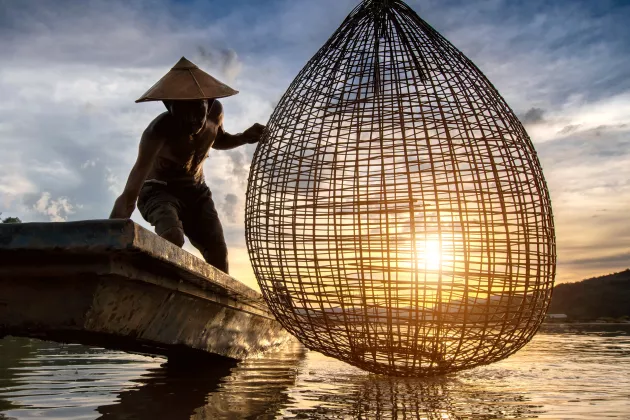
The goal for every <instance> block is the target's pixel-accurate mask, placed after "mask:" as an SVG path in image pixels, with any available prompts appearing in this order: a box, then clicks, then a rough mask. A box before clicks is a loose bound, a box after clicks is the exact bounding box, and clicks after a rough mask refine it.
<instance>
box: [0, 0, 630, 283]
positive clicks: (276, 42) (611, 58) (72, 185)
mask: <svg viewBox="0 0 630 420" xmlns="http://www.w3.org/2000/svg"><path fill="white" fill-rule="evenodd" d="M408 3H409V4H410V6H412V7H413V8H414V9H415V10H417V11H419V13H420V16H421V17H422V18H424V19H425V20H426V21H427V22H428V23H430V24H431V25H432V26H433V27H435V28H436V29H437V30H438V31H440V32H441V33H442V34H443V35H445V37H446V38H447V39H449V40H450V41H451V42H452V43H453V44H454V45H455V46H456V47H457V48H459V49H460V50H461V51H463V52H464V54H466V55H467V56H468V57H469V58H470V59H471V60H472V61H473V62H474V63H475V64H476V65H478V66H479V67H480V68H481V69H482V70H483V71H484V72H485V74H486V75H487V76H488V78H489V79H490V80H491V82H492V83H493V84H494V85H495V86H496V87H497V88H498V90H499V92H501V94H502V95H503V96H504V98H505V99H506V100H507V102H508V103H509V104H510V106H511V107H512V108H513V109H515V110H517V111H518V112H517V114H518V115H521V116H522V120H523V122H524V123H525V124H526V125H527V130H528V132H529V134H530V136H531V138H532V140H533V141H534V143H535V145H536V148H537V151H538V155H539V157H540V159H541V162H542V164H543V167H544V170H545V176H546V178H547V181H548V184H549V187H550V190H551V196H552V202H553V206H554V212H555V215H556V226H557V229H558V255H559V261H561V264H560V265H559V271H558V273H559V278H560V279H562V281H566V280H578V279H579V278H583V274H584V273H587V272H588V273H589V274H590V271H589V270H591V269H594V268H592V267H594V264H593V263H587V262H586V261H585V259H588V258H590V257H589V253H591V254H592V253H593V252H597V253H598V254H597V255H595V256H592V258H596V259H597V258H600V257H601V258H606V257H607V256H611V255H623V253H624V252H625V250H626V249H627V247H626V248H624V244H623V241H624V240H628V236H627V235H628V234H629V233H628V232H627V230H626V229H625V228H624V226H627V225H628V223H627V214H628V206H629V204H628V197H630V195H629V194H630V193H629V190H628V188H629V186H628V183H627V180H628V179H630V173H629V172H628V171H629V169H627V168H628V167H630V160H629V159H628V152H627V150H629V145H628V139H629V138H630V133H629V132H630V130H629V128H628V127H629V125H628V124H630V117H629V116H630V54H629V53H628V52H629V50H630V48H629V47H628V45H629V42H628V39H630V36H629V35H630V34H629V31H630V30H629V29H628V25H627V24H626V22H627V20H628V18H629V17H630V16H629V12H628V10H627V9H623V8H617V9H615V10H606V9H603V7H604V6H603V4H604V3H605V2H588V1H577V2H569V1H558V2H545V1H543V0H533V1H530V2H520V3H519V2H511V1H508V0H478V1H475V2H462V1H449V2H443V1H437V0H409V1H408ZM194 4H195V7H191V6H190V4H181V3H178V2H170V1H167V0H139V1H136V2H125V1H122V0H111V1H107V2H105V1H92V2H76V1H66V0H59V1H56V2H54V4H53V3H52V2H41V1H32V0H23V1H20V2H9V3H7V4H6V7H4V9H3V14H1V15H0V54H1V55H2V57H3V61H2V63H1V64H0V91H2V93H3V98H4V100H3V101H1V102H0V148H1V150H2V153H0V206H1V207H0V211H5V212H7V213H8V212H10V213H11V214H15V215H17V216H19V217H21V218H22V219H23V220H27V221H35V220H51V219H53V218H55V219H57V218H58V219H66V220H77V219H89V218H101V217H107V215H108V214H109V211H110V210H111V206H112V205H113V201H114V199H115V198H116V196H117V195H118V194H120V192H122V189H123V188H124V183H125V181H126V179H127V176H128V173H129V170H130V169H131V167H132V166H133V163H134V161H135V159H136V155H137V150H138V142H139V138H140V136H141V134H142V131H143V130H144V129H145V127H146V126H147V125H148V124H149V123H150V122H151V120H152V119H153V118H154V117H155V116H156V115H158V114H159V113H161V112H163V107H162V106H161V104H159V103H147V104H141V105H137V104H134V103H133V101H134V100H135V99H136V98H137V97H139V96H140V95H141V94H142V93H143V92H144V91H146V90H147V89H148V88H149V87H150V86H151V85H152V84H153V83H154V82H155V81H157V80H158V79H159V78H160V77H161V76H162V75H163V74H164V73H165V72H166V71H168V69H169V68H170V67H171V66H172V65H173V64H175V62H176V61H177V60H178V59H179V58H180V57H181V56H182V55H184V56H187V57H188V58H190V59H192V61H193V62H196V63H197V64H198V65H200V66H201V67H202V68H204V69H206V70H208V71H210V72H211V73H213V74H214V73H215V72H216V75H217V77H218V78H219V79H221V80H223V81H225V82H226V83H229V84H230V85H232V83H233V84H234V85H233V86H232V87H234V88H235V89H237V90H239V91H240V92H241V93H240V94H239V95H236V96H234V97H230V98H226V99H225V100H223V104H224V108H225V122H224V125H225V128H226V130H227V131H228V132H230V133H238V132H242V131H243V130H245V129H246V128H247V127H249V126H250V125H251V124H252V123H254V122H261V123H265V122H266V121H267V119H268V118H269V116H270V115H271V113H272V111H273V108H274V106H275V104H276V103H277V101H278V100H279V98H280V96H281V95H282V94H283V92H284V91H285V89H286V88H287V87H288V86H289V84H290V83H291V80H292V79H293V77H295V75H296V74H297V73H298V72H299V70H300V69H301V68H302V67H303V66H304V65H305V64H306V62H307V60H308V59H309V58H310V57H311V56H312V55H313V54H314V53H315V52H316V51H317V49H318V48H319V47H320V46H321V45H323V43H324V42H325V41H326V40H327V39H328V37H329V36H330V35H331V34H332V33H333V31H334V30H335V29H336V28H337V27H338V26H339V24H340V23H341V22H342V21H343V19H344V18H345V16H346V15H347V13H348V12H350V10H352V8H353V7H354V6H355V5H356V4H357V0H320V1H317V2H313V1H311V0H279V1H274V2H218V3H217V2H214V3H212V4H210V3H207V2H195V3H194ZM609 7H612V6H610V5H609ZM195 60H197V61H195ZM255 147H256V146H255V145H249V146H245V147H242V148H238V149H234V150H230V151H214V150H213V151H211V152H210V157H209V159H207V161H206V164H205V165H204V171H205V173H206V179H207V182H208V185H209V186H210V187H211V189H212V191H213V196H214V197H218V198H219V200H218V202H217V207H218V210H219V211H220V213H221V217H222V219H223V221H224V225H225V234H226V240H227V242H228V246H229V247H230V259H231V262H234V263H233V264H232V266H233V267H239V268H238V269H237V271H236V272H235V274H236V275H237V277H241V278H242V279H243V280H246V281H247V280H249V281H251V278H252V274H251V267H250V265H249V264H248V261H247V254H246V250H245V240H244V206H243V204H244V197H245V190H246V180H247V177H248V171H249V164H250V161H251V158H252V155H253V151H254V150H255ZM228 197H230V198H229V199H228ZM234 197H236V199H234ZM79 203H80V204H81V205H79ZM601 208H606V209H607V211H606V212H599V209H601ZM594 215H597V216H598V217H597V218H593V216H594ZM133 217H134V220H136V221H137V222H139V223H141V224H142V225H143V226H145V227H149V228H150V226H148V224H147V223H146V222H144V221H143V220H142V219H141V217H139V215H138V213H137V212H136V213H134V216H133ZM624 217H626V219H624ZM592 220H596V221H597V224H594V223H593V222H592ZM626 243H627V242H626ZM600 253H601V255H600ZM565 261H567V262H568V261H572V263H571V264H569V263H567V264H565V263H564V262H565ZM603 261H605V260H603ZM580 267H581V268H580ZM580 270H582V271H580ZM593 274H599V273H593ZM252 284H253V283H252Z"/></svg>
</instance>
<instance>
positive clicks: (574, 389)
mask: <svg viewBox="0 0 630 420" xmlns="http://www.w3.org/2000/svg"><path fill="white" fill-rule="evenodd" d="M628 333H630V326H565V327H560V326H551V327H546V328H544V329H543V330H542V332H541V333H540V334H538V335H537V336H536V337H535V339H534V340H533V342H532V343H531V344H530V345H528V346H527V347H525V348H524V349H523V350H522V351H520V352H518V353H517V354H516V355H514V356H512V357H510V358H509V359H507V360H504V361H501V362H499V363H495V364H492V365H489V366H484V367H479V368H476V369H472V370H468V371H464V372H459V373H457V374H452V375H448V376H442V377H438V378H433V379H411V378H388V377H383V376H377V375H370V374H367V373H365V372H363V371H361V370H359V369H357V368H354V367H352V366H349V365H347V364H344V363H341V362H339V361H337V360H334V359H330V358H327V357H325V356H323V355H321V354H319V353H315V352H305V350H304V349H303V348H302V347H300V346H294V347H292V348H288V349H286V350H284V351H282V352H278V353H275V354H267V355H265V356H264V357H261V358H259V359H254V360H248V361H245V362H242V363H239V364H225V362H221V363H210V364H196V365H194V368H193V369H190V368H188V369H186V368H184V367H182V366H174V365H172V364H169V363H165V360H164V359H159V358H157V359H153V358H148V357H144V356H135V355H129V354H125V353H119V352H112V351H107V350H103V349H97V348H88V347H83V346H76V345H59V344H54V343H45V342H39V341H35V340H24V339H13V338H9V339H4V340H0V419H3V415H4V416H5V417H6V418H17V419H27V418H35V417H38V418H42V417H43V418H47V419H51V418H52V419H54V418H58V419H95V418H101V419H140V420H142V419H159V418H164V419H193V420H201V419H223V418H226V419H274V418H287V419H304V418H307V419H330V418H348V419H355V418H356V419H408V418H413V419H415V418H421V419H441V420H445V419H469V418H473V419H496V418H533V417H537V418H584V419H588V418H595V417H598V416H603V415H605V416H606V417H609V418H627V414H628V413H630V358H628V357H627V356H628V355H630V335H629V334H628Z"/></svg>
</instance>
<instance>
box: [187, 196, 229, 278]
mask: <svg viewBox="0 0 630 420" xmlns="http://www.w3.org/2000/svg"><path fill="white" fill-rule="evenodd" d="M186 209H187V210H186V212H185V213H184V217H183V220H182V221H183V226H184V232H185V233H186V236H188V239H190V243H191V244H193V246H194V247H195V248H197V249H198V250H199V252H201V255H203V258H204V259H205V260H206V262H207V263H208V264H210V265H213V266H214V267H216V268H218V269H219V270H221V271H223V272H224V273H228V258H227V254H228V252H227V245H226V244H225V238H224V237H223V227H222V226H221V221H220V220H219V215H218V214H217V211H216V209H215V207H214V202H213V201H212V195H211V194H210V190H209V189H208V188H207V187H205V189H204V190H202V191H201V192H200V195H199V196H198V197H196V200H195V201H194V202H191V203H187V206H186Z"/></svg>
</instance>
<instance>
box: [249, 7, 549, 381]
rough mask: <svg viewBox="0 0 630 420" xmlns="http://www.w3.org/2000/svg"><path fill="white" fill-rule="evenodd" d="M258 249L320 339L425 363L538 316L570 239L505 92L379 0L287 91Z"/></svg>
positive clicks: (496, 347)
mask: <svg viewBox="0 0 630 420" xmlns="http://www.w3.org/2000/svg"><path fill="white" fill-rule="evenodd" d="M246 237H247V245H248V250H249V254H250V257H251V260H252V264H253V267H254V271H255V274H256V277H257V279H258V282H259V284H260V287H261V289H262V292H263V295H264V297H265V299H266V301H267V302H268V304H269V306H270V308H271V310H272V311H273V312H274V313H275V315H276V317H277V318H278V320H279V321H280V322H281V323H282V324H283V325H284V326H285V327H286V328H287V329H288V330H289V331H290V332H291V333H293V334H294V335H295V336H297V337H298V338H299V339H300V340H301V342H302V343H304V344H305V345H306V346H307V347H308V348H310V349H314V350H317V351H320V352H322V353H324V354H326V355H329V356H332V357H336V358H338V359H341V360H343V361H346V362H348V363H350V364H352V365H355V366H358V367H360V368H363V369H365V370H368V371H371V372H376V373H385V374H391V375H399V376H423V375H432V374H439V373H445V372H449V371H456V370H460V369H465V368H470V367H473V366H477V365H481V364H487V363H490V362H493V361H496V360H499V359H502V358H505V357H507V356H508V355H510V354H512V353H514V352H515V351H517V350H518V349H520V348H521V347H522V346H524V345H525V344H526V343H527V342H528V341H529V340H530V339H531V337H532V336H533V335H534V333H535V332H536V331H537V329H538V327H539V325H540V323H541V322H542V320H543V318H544V316H545V313H546V310H547V306H548V304H549V301H550V299H551V289H552V286H553V280H554V275H555V262H556V256H555V236H554V227H553V219H552V212H551V206H550V201H549V195H548V191H547V187H546V184H545V180H544V178H543V174H542V172H541V167H540V163H539V161H538V158H537V156H536V152H535V151H534V148H533V145H532V143H531V141H530V139H529V137H528V135H527V133H526V132H525V129H524V128H523V126H522V124H521V123H520V122H519V121H518V119H517V118H516V116H515V115H514V113H513V112H512V110H511V109H510V108H509V107H508V105H507V104H506V102H505V101H504V100H503V98H501V96H500V95H499V93H498V92H497V91H496V89H495V88H494V87H493V86H492V84H491V83H490V82H489V81H488V79H487V78H486V77H485V76H484V75H483V74H482V73H481V71H480V70H479V69H478V68H477V67H476V66H475V65H474V64H473V63H472V62H471V61H470V60H468V59H467V58H466V57H465V56H464V55H463V54H462V53H461V52H460V51H458V50H457V49H456V48H455V47H454V46H453V45H451V44H450V43H449V42H448V41H447V40H446V39H445V38H444V37H442V36H441V35H440V34H439V33H438V32H436V31H435V30H434V29H433V28H432V27H430V26H429V25H428V24H427V23H426V22H424V21H423V20H422V19H420V18H419V17H418V15H417V14H416V13H415V12H414V11H413V10H412V9H411V8H409V7H408V6H407V5H406V4H405V3H403V2H402V1H399V0H365V1H363V2H362V3H361V4H360V5H359V6H358V7H356V8H355V9H354V10H353V11H352V12H351V14H350V15H349V16H348V17H347V18H346V20H345V21H344V22H343V23H342V25H341V27H340V28H339V29H338V30H337V31H336V32H335V33H334V34H333V35H332V37H331V38H330V39H329V40H328V41H327V42H326V44H325V45H324V46H323V47H322V48H321V49H320V50H319V51H318V52H317V53H316V54H315V56H313V58H312V59H311V60H310V61H309V62H308V64H307V65H306V66H305V67H304V69H303V70H302V71H301V72H300V73H299V74H298V76H297V77H296V79H295V80H294V81H293V83H292V84H291V85H290V87H289V89H288V90H287V92H286V93H285V94H284V96H283V97H282V99H281V100H280V102H279V104H278V106H277V108H276V109H275V111H274V112H273V115H272V116H271V119H270V121H269V124H268V133H267V135H266V136H265V138H264V139H263V140H262V141H261V143H260V144H259V146H258V148H257V150H256V154H255V156H254V160H253V163H252V166H251V172H250V178H249V185H248V191H247V206H246Z"/></svg>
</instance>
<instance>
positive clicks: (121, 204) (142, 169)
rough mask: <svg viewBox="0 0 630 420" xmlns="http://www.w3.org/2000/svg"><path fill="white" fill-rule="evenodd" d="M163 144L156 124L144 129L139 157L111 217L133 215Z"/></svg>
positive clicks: (122, 217)
mask: <svg viewBox="0 0 630 420" xmlns="http://www.w3.org/2000/svg"><path fill="white" fill-rule="evenodd" d="M163 144H164V138H163V137H162V136H158V135H157V133H156V130H155V126H154V124H153V123H152V124H151V125H149V127H147V129H146V130H144V133H142V139H141V140H140V147H139V149H138V158H137V159H136V163H135V164H134V165H133V168H132V169H131V172H130V173H129V178H127V184H126V185H125V190H124V191H123V193H122V194H121V195H120V197H118V198H117V199H116V202H115V203H114V208H113V209H112V212H111V214H110V215H109V218H110V219H128V218H130V217H131V214H132V213H133V211H134V210H135V208H136V200H137V198H138V195H139V194H140V189H141V188H142V184H143V183H144V181H145V179H146V178H147V175H148V174H149V171H150V170H151V167H152V166H153V160H154V159H155V157H156V156H157V154H158V153H159V151H160V149H161V148H162V145H163Z"/></svg>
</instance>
